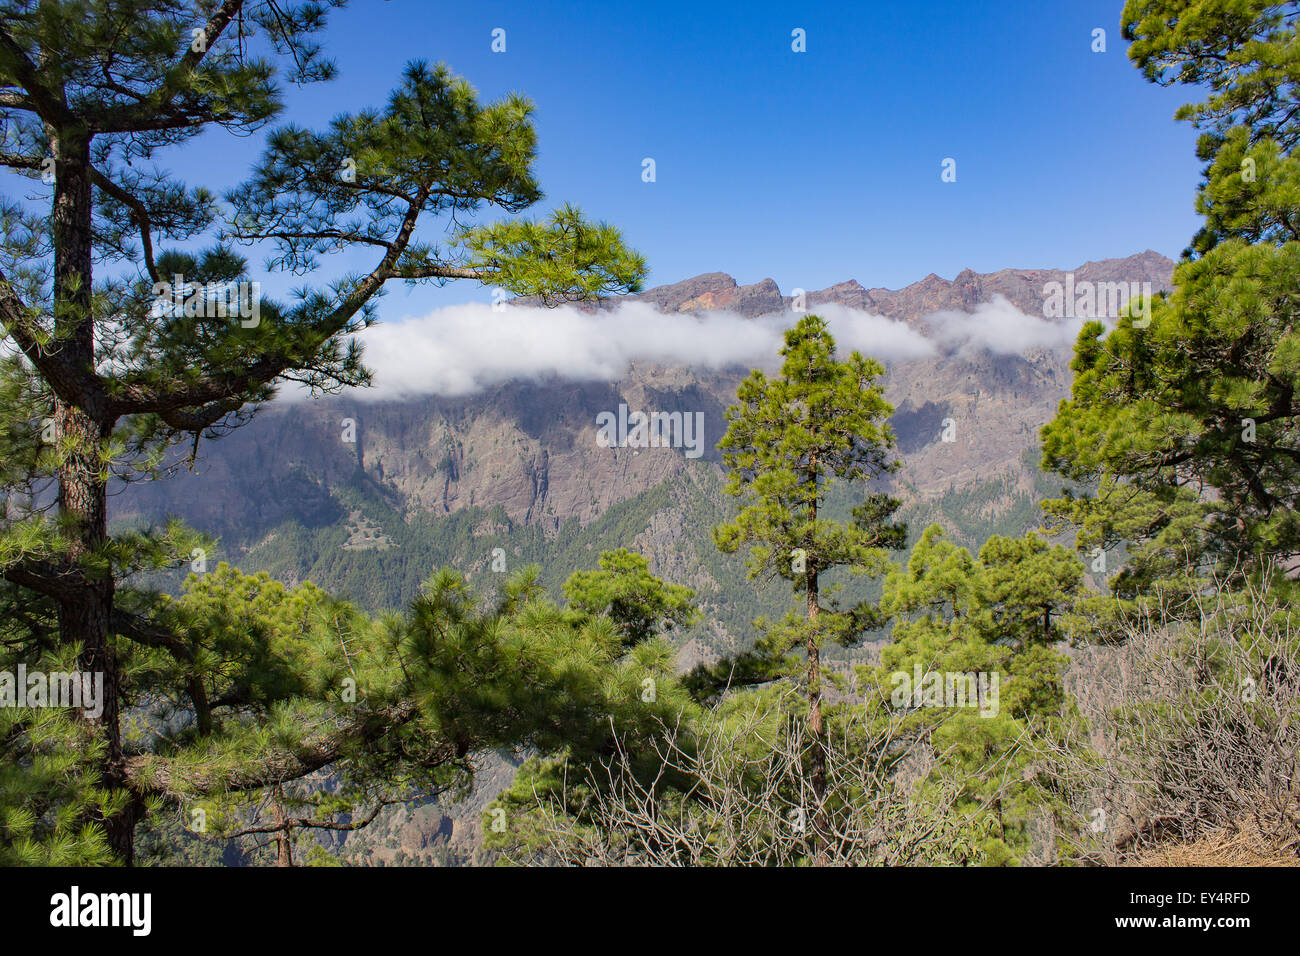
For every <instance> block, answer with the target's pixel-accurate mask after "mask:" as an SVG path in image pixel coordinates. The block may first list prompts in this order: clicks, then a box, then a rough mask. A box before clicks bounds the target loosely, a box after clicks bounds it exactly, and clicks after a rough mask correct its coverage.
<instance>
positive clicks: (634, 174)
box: [164, 0, 1199, 319]
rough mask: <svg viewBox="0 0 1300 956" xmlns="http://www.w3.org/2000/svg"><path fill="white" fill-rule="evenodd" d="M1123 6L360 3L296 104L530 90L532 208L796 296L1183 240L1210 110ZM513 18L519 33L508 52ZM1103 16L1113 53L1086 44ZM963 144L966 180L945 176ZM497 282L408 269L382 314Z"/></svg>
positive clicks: (211, 155)
mask: <svg viewBox="0 0 1300 956" xmlns="http://www.w3.org/2000/svg"><path fill="white" fill-rule="evenodd" d="M1121 8H1122V4H1121V3H1120V2H1117V0H1104V2H1094V0H1067V2H1063V0H1048V2H1043V0H1007V2H999V3H994V4H986V3H970V2H943V0H930V2H926V3H908V2H903V3H899V2H889V3H879V2H874V0H872V2H865V3H860V4H812V3H766V2H753V0H751V2H744V3H714V4H702V3H699V2H641V3H630V2H565V3H560V2H532V3H521V2H514V3H501V2H498V3H493V2H476V3H473V4H451V3H434V2H426V0H391V2H381V0H357V2H355V3H354V4H353V5H352V6H351V7H350V8H348V9H346V10H343V11H337V12H335V13H333V14H331V26H330V28H329V29H328V31H327V32H326V34H325V37H324V42H325V45H326V47H327V49H328V51H329V53H330V55H331V56H332V57H333V58H334V59H335V60H336V62H337V63H338V66H339V68H340V76H339V78H338V79H337V80H335V81H334V82H332V83H329V84H323V85H317V86H315V87H309V88H306V89H303V90H298V89H295V88H292V87H290V88H289V89H288V109H287V111H286V114H285V118H286V119H292V120H293V121H294V122H295V123H299V124H303V125H310V126H321V125H323V124H324V123H325V122H327V121H328V120H329V118H330V117H331V116H333V115H335V114H336V113H338V112H340V111H352V110H356V109H359V108H362V107H366V106H382V104H383V102H384V100H385V98H386V96H387V93H388V91H389V90H390V89H391V88H392V87H393V85H394V84H395V83H396V82H397V80H398V78H399V74H400V71H401V68H402V65H403V64H404V63H405V62H406V61H408V60H411V59H416V58H421V59H426V60H430V61H439V60H441V61H445V62H446V63H447V64H448V65H449V66H450V67H451V68H452V69H453V71H455V72H457V73H460V74H461V75H463V76H465V77H467V78H468V79H469V80H470V81H471V82H472V83H473V84H474V85H475V87H476V88H477V89H478V90H479V91H480V93H481V95H482V96H483V97H484V98H485V99H494V98H496V97H498V96H501V95H503V94H504V93H506V92H509V91H515V90H517V91H521V92H523V93H525V94H527V95H528V96H530V97H531V98H532V99H533V100H534V101H535V103H536V105H537V112H536V125H537V129H538V136H539V147H540V156H539V160H538V173H539V178H540V180H541V183H542V185H543V188H544V189H545V190H546V193H547V196H546V198H545V199H544V200H543V202H542V204H541V205H540V206H539V207H537V208H536V209H535V210H534V212H543V211H544V210H545V209H548V208H550V206H551V205H553V204H558V203H560V202H564V201H571V202H574V203H576V204H578V205H580V206H581V207H582V208H583V209H584V210H585V211H586V212H587V213H588V215H590V216H592V217H593V218H601V219H606V220H609V221H611V222H613V223H615V224H617V225H618V226H619V227H620V228H621V229H622V230H623V232H624V235H625V236H626V238H627V240H628V241H629V242H630V243H631V244H632V245H633V246H635V247H636V248H638V249H640V250H641V251H642V252H643V253H645V254H646V256H647V257H648V259H649V262H650V267H651V270H652V271H651V275H650V279H649V282H648V285H655V284H659V283H664V282H672V281H676V280H678V279H682V278H685V277H687V276H691V275H695V274H697V273H700V272H707V271H714V270H720V271H725V272H729V273H731V274H732V275H734V276H735V277H736V278H737V279H738V280H739V281H740V282H754V281H757V280H758V279H761V278H763V277H765V276H770V277H772V278H774V279H775V280H776V281H777V283H778V284H779V285H780V286H781V287H782V289H783V290H785V291H787V292H788V291H789V290H790V289H791V288H792V287H795V286H801V287H803V288H806V289H816V288H822V287H824V286H827V285H830V284H832V283H834V282H839V281H842V280H845V279H848V278H856V279H858V280H859V281H861V282H862V283H863V284H864V285H867V286H876V285H883V286H888V287H891V288H896V287H899V286H902V285H905V284H907V283H909V282H913V281H915V280H917V279H920V278H922V277H924V276H925V275H926V274H928V273H930V272H935V273H938V274H939V275H941V276H944V277H947V278H951V277H952V276H953V275H955V274H956V273H957V272H958V271H960V270H961V269H963V268H967V267H969V268H973V269H975V270H977V271H992V270H995V269H999V268H1003V267H1008V266H1014V267H1024V268H1033V267H1062V268H1064V267H1071V266H1075V265H1078V264H1080V263H1082V262H1084V261H1086V260H1089V259H1098V258H1104V257H1108V256H1124V255H1127V254H1130V253H1133V252H1140V251H1142V250H1143V249H1147V248H1152V249H1155V250H1156V251H1158V252H1162V253H1164V254H1166V255H1169V256H1171V257H1176V256H1177V255H1178V253H1179V252H1180V251H1181V250H1182V248H1183V247H1184V246H1185V245H1186V244H1187V241H1188V239H1189V238H1190V236H1191V234H1192V233H1193V232H1194V231H1195V229H1196V226H1197V219H1196V216H1195V214H1194V211H1193V205H1192V203H1193V191H1194V187H1195V184H1196V182H1197V179H1198V169H1199V163H1198V162H1197V160H1196V159H1195V156H1194V152H1193V147H1194V143H1195V131H1194V130H1193V129H1191V128H1190V127H1188V126H1187V125H1186V124H1183V123H1176V122H1174V120H1173V118H1172V115H1173V112H1174V110H1175V108H1176V107H1177V106H1178V105H1179V104H1180V103H1181V102H1183V101H1185V100H1187V99H1190V98H1191V96H1190V95H1189V94H1190V92H1191V91H1188V90H1185V89H1173V90H1165V89H1161V88H1159V87H1156V86H1154V85H1152V84H1150V83H1147V82H1146V81H1145V80H1144V79H1143V78H1142V76H1141V75H1140V74H1139V73H1138V71H1137V70H1136V69H1135V68H1134V67H1133V66H1132V65H1131V63H1130V62H1129V61H1128V59H1127V56H1126V54H1125V44H1124V42H1123V40H1122V38H1121V37H1120V31H1119V16H1120V11H1121ZM497 27H500V28H504V29H505V30H506V52H505V53H493V52H492V50H491V48H490V47H491V42H492V35H491V34H492V30H493V29H494V28H497ZM1097 27H1101V28H1103V29H1105V30H1106V42H1107V51H1106V52H1105V53H1093V52H1092V51H1091V49H1090V46H1091V43H1092V30H1093V29H1094V28H1097ZM795 28H802V29H803V30H805V31H806V36H807V52H805V53H795V52H793V51H792V50H791V31H792V30H793V29H795ZM200 142H201V143H202V144H204V148H201V149H196V148H194V147H193V146H191V147H182V148H181V149H180V150H177V151H174V152H173V153H172V154H170V155H169V156H167V157H165V159H164V164H165V165H167V166H168V167H169V168H171V169H173V170H174V171H176V172H177V173H179V174H182V175H184V176H185V177H186V178H187V179H189V180H190V181H192V182H204V183H207V184H209V185H210V186H213V187H225V186H229V185H231V184H233V182H234V181H235V180H236V179H237V178H238V177H239V176H240V175H242V173H243V171H244V170H245V169H246V168H247V165H248V164H249V163H250V162H251V161H252V160H253V158H254V157H255V154H256V153H257V151H258V150H259V149H260V146H259V143H258V141H257V140H256V139H254V140H235V139H232V138H230V137H228V136H226V135H225V134H216V135H205V137H204V138H203V139H202V140H201V141H200ZM645 157H652V158H654V160H655V162H656V172H657V181H656V182H654V183H645V182H643V181H642V179H641V170H642V165H641V163H642V159H643V158H645ZM948 157H951V158H953V159H955V160H956V162H957V181H956V182H955V183H944V182H942V181H941V178H940V173H941V162H942V161H943V160H944V159H945V158H948ZM357 264H358V265H359V264H360V261H358V263H357ZM285 284H286V285H287V284H289V283H285ZM294 284H296V281H295V283H294ZM277 285H279V283H274V284H273V285H272V289H270V290H268V291H274V288H275V286H277ZM488 295H489V293H488V291H487V290H484V289H481V288H478V287H474V286H472V285H468V284H465V283H459V284H452V285H450V286H448V287H446V288H445V289H441V290H434V289H421V290H418V291H415V292H410V291H407V290H406V288H405V287H400V286H397V287H394V288H393V289H392V290H391V295H390V296H389V297H388V298H386V299H385V301H384V303H383V305H381V317H385V318H389V319H395V318H398V317H400V316H401V315H404V314H420V313H423V312H425V311H427V310H428V308H430V307H432V306H436V305H445V304H450V303H454V302H464V301H471V300H473V301H485V300H486V299H487V298H488Z"/></svg>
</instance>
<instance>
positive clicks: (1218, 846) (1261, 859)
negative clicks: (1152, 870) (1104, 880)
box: [1125, 817, 1300, 866]
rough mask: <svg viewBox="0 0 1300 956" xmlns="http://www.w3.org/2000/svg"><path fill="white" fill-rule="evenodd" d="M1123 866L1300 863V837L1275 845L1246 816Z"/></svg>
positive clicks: (1161, 848) (1147, 854)
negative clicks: (1221, 827)
mask: <svg viewBox="0 0 1300 956" xmlns="http://www.w3.org/2000/svg"><path fill="white" fill-rule="evenodd" d="M1125 865H1126V866H1300V840H1295V841H1292V842H1291V844H1290V845H1286V846H1279V845H1278V844H1277V841H1276V840H1275V839H1272V838H1270V837H1269V835H1268V834H1267V833H1266V832H1265V831H1264V830H1263V829H1262V828H1261V827H1260V826H1259V824H1258V823H1257V822H1256V821H1255V820H1254V819H1252V818H1250V817H1247V818H1245V819H1243V820H1242V821H1241V823H1240V824H1238V825H1237V826H1233V827H1225V828H1223V829H1221V830H1216V831H1214V832H1213V833H1207V834H1206V835H1205V836H1202V837H1200V838H1199V839H1197V840H1194V841H1192V842H1190V843H1171V844H1168V845H1166V846H1160V847H1153V848H1151V849H1149V850H1147V851H1146V852H1145V853H1142V854H1140V855H1138V856H1135V857H1133V858H1131V859H1130V860H1128V861H1127V862H1126V863H1125Z"/></svg>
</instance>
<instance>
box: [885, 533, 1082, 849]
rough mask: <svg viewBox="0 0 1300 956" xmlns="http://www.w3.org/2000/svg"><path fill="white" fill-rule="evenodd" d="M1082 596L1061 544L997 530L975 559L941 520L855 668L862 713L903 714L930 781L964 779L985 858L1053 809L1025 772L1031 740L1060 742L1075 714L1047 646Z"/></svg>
mask: <svg viewBox="0 0 1300 956" xmlns="http://www.w3.org/2000/svg"><path fill="white" fill-rule="evenodd" d="M1084 595H1085V592H1084V589H1083V568H1082V565H1081V564H1080V562H1079V559H1078V557H1077V556H1076V555H1075V554H1073V553H1071V552H1070V551H1069V549H1067V548H1065V547H1063V546H1061V545H1054V546H1049V545H1048V544H1047V543H1046V542H1045V541H1043V540H1042V538H1040V537H1038V536H1037V535H1035V534H1028V535H1025V536H1024V537H1023V538H1006V537H1002V536H999V535H995V536H994V537H992V538H990V539H989V540H988V541H987V542H985V544H984V547H982V548H981V549H980V552H979V554H978V555H976V556H972V555H971V553H970V552H969V551H968V550H967V549H966V548H963V547H959V546H957V545H955V544H953V543H952V542H951V541H949V540H947V539H946V537H945V536H944V532H943V528H942V527H941V526H940V525H937V524H936V525H931V526H930V527H929V528H927V529H926V530H925V533H924V534H923V535H922V536H921V540H920V541H918V542H917V544H916V546H915V547H914V548H913V549H912V553H911V555H910V556H909V557H908V561H907V566H906V567H905V568H896V569H895V570H893V571H891V572H890V573H889V575H888V576H887V577H886V578H885V584H884V595H883V597H882V598H881V609H882V611H884V612H885V613H886V614H888V615H889V616H890V618H891V619H893V621H894V626H893V633H892V635H891V640H890V643H889V644H887V645H886V646H885V647H884V648H883V650H882V651H881V663H880V665H879V666H876V667H867V668H862V669H861V671H860V675H861V676H862V677H863V678H864V684H865V686H867V687H868V688H870V690H869V692H868V693H867V695H866V698H867V699H866V707H867V711H868V713H869V714H872V713H874V714H875V715H876V719H877V720H878V721H880V722H882V723H884V722H891V721H898V719H899V715H903V719H902V721H901V723H900V735H904V734H917V735H919V736H921V737H923V738H926V739H928V740H929V742H930V745H931V747H932V748H933V752H934V753H935V755H936V760H935V769H934V772H933V773H932V775H931V779H930V781H928V782H927V784H926V786H931V785H933V783H934V782H935V781H940V780H942V781H952V780H957V781H959V782H960V790H961V794H962V798H963V799H962V802H961V804H960V805H959V807H960V809H961V810H962V811H963V812H967V813H971V814H973V815H975V816H976V817H977V818H978V819H980V820H981V821H982V824H983V826H982V831H983V832H984V834H985V839H984V840H983V843H982V846H981V852H982V856H983V859H984V861H985V862H986V863H991V864H1002V863H1011V862H1015V861H1016V860H1017V859H1018V856H1019V854H1021V853H1023V852H1024V851H1025V850H1026V849H1027V848H1028V847H1029V842H1030V841H1029V827H1030V824H1031V822H1032V815H1033V814H1034V813H1035V812H1037V811H1042V810H1051V809H1058V807H1056V805H1055V803H1054V801H1055V799H1056V797H1055V793H1054V789H1053V787H1052V786H1051V785H1050V781H1047V782H1044V781H1039V780H1038V779H1037V777H1036V775H1035V774H1033V773H1029V772H1028V771H1029V770H1030V768H1031V767H1032V766H1033V756H1034V749H1035V748H1034V745H1035V743H1036V742H1037V741H1049V742H1052V743H1056V742H1058V741H1059V740H1060V739H1061V734H1060V730H1061V727H1062V722H1063V721H1065V720H1068V719H1070V718H1071V717H1072V711H1071V708H1070V705H1069V703H1068V700H1067V695H1066V693H1065V687H1064V675H1065V671H1066V668H1067V667H1068V664H1069V660H1068V658H1066V657H1065V656H1064V655H1063V654H1061V653H1059V652H1058V651H1057V650H1056V648H1055V647H1054V646H1053V645H1055V644H1056V643H1058V642H1060V641H1061V640H1063V639H1065V638H1066V637H1068V636H1071V634H1072V631H1073V628H1074V626H1076V625H1077V619H1076V618H1075V615H1074V611H1075V609H1076V608H1077V607H1078V605H1079V604H1080V602H1081V601H1083V600H1084ZM926 786H923V787H922V791H923V792H922V796H924V791H925V789H926Z"/></svg>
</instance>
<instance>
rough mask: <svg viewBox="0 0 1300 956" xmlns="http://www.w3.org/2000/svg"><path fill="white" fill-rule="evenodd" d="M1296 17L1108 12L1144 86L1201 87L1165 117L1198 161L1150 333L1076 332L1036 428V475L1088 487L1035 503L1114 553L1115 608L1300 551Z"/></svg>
mask: <svg viewBox="0 0 1300 956" xmlns="http://www.w3.org/2000/svg"><path fill="white" fill-rule="evenodd" d="M1298 14H1300V11H1298V10H1297V5H1296V4H1295V3H1270V2H1263V0H1243V2H1239V3H1218V2H1214V0H1190V2H1186V3H1176V4H1171V3H1168V2H1165V0H1130V2H1129V4H1128V5H1127V6H1126V7H1125V10H1124V32H1125V36H1126V38H1127V39H1129V40H1131V41H1133V42H1132V46H1131V47H1130V49H1129V55H1130V57H1131V58H1132V59H1133V60H1134V62H1135V63H1136V64H1137V65H1138V67H1139V68H1140V69H1142V71H1143V72H1144V74H1145V75H1146V76H1147V78H1148V79H1150V80H1152V81H1153V82H1157V83H1160V84H1162V85H1172V84H1175V83H1188V84H1195V85H1197V86H1198V87H1200V88H1206V87H1208V89H1209V91H1210V92H1209V95H1208V96H1207V97H1206V98H1205V99H1204V100H1202V101H1201V102H1199V103H1193V104H1189V105H1187V106H1184V107H1183V108H1181V109H1180V110H1179V112H1178V117H1179V118H1180V119H1185V120H1190V121H1192V122H1193V123H1195V124H1196V125H1197V126H1199V127H1200V128H1201V129H1202V130H1203V132H1202V135H1201V137H1200V139H1199V142H1198V145H1197V152H1198V155H1199V156H1200V158H1201V159H1202V160H1204V161H1205V162H1206V167H1205V178H1204V181H1203V182H1202V183H1201V185H1200V188H1199V189H1198V194H1197V209H1198V211H1199V212H1200V213H1201V214H1202V215H1203V216H1204V226H1203V228H1202V229H1201V231H1200V232H1199V233H1198V234H1197V235H1196V237H1195V238H1194V239H1193V241H1192V244H1191V246H1190V247H1189V248H1188V249H1187V251H1186V252H1185V254H1184V258H1183V261H1182V262H1181V263H1180V264H1179V266H1178V267H1177V268H1176V269H1175V272H1174V278H1173V282H1174V286H1175V291H1174V293H1173V294H1172V295H1170V296H1167V297H1166V296H1158V297H1157V299H1156V301H1155V302H1154V304H1153V307H1152V310H1151V313H1150V322H1149V324H1148V323H1146V322H1145V321H1142V322H1139V321H1136V320H1135V317H1128V316H1126V317H1123V318H1121V319H1120V321H1119V323H1118V326H1117V327H1116V328H1115V329H1113V330H1107V329H1106V328H1105V327H1104V326H1103V325H1102V324H1101V323H1098V322H1091V323H1088V324H1087V325H1085V327H1084V328H1083V329H1082V331H1081V332H1080V335H1079V339H1078V342H1077V344H1076V347H1075V356H1074V361H1073V363H1072V368H1073V369H1074V372H1075V378H1074V384H1073V388H1072V392H1071V395H1070V398H1069V399H1068V400H1066V401H1064V402H1062V403H1061V406H1060V409H1059V410H1058V413H1057V415H1056V418H1055V419H1054V420H1053V421H1052V422H1051V423H1049V424H1048V425H1047V426H1046V427H1045V428H1044V429H1043V447H1044V462H1045V466H1046V467H1048V468H1050V469H1052V470H1055V471H1057V472H1059V473H1060V474H1062V475H1064V476H1066V477H1068V478H1070V479H1072V480H1075V481H1080V482H1084V483H1093V484H1094V485H1095V487H1096V492H1095V493H1084V494H1081V495H1067V496H1065V497H1063V498H1061V499H1058V500H1056V501H1053V502H1049V503H1047V505H1046V508H1047V510H1048V512H1049V514H1051V515H1052V516H1053V517H1054V519H1055V520H1057V521H1058V522H1061V523H1069V524H1072V525H1074V526H1075V527H1076V528H1077V530H1078V533H1079V537H1078V541H1079V546H1080V547H1081V548H1083V549H1093V548H1102V549H1111V548H1114V547H1117V546H1119V545H1121V544H1124V545H1127V546H1128V549H1129V561H1128V563H1127V565H1126V566H1125V567H1124V568H1123V570H1122V571H1121V573H1119V574H1117V575H1115V577H1114V578H1113V579H1112V581H1111V587H1112V588H1113V590H1114V591H1115V593H1116V594H1117V595H1118V596H1119V597H1120V598H1122V599H1124V600H1125V602H1136V601H1138V600H1139V598H1140V597H1141V596H1142V595H1144V594H1147V593H1149V592H1150V591H1151V589H1152V588H1153V587H1154V586H1155V585H1157V584H1160V585H1161V586H1162V588H1165V589H1169V588H1179V589H1184V590H1185V589H1188V588H1195V587H1197V586H1198V585H1197V583H1196V582H1197V580H1200V579H1203V578H1204V577H1205V575H1206V574H1207V573H1209V572H1215V573H1216V575H1217V577H1219V579H1220V580H1221V581H1231V580H1233V579H1236V580H1237V581H1240V579H1241V577H1242V576H1243V575H1249V574H1256V573H1258V572H1259V571H1260V569H1261V568H1264V567H1265V566H1267V565H1268V563H1269V562H1271V561H1274V560H1279V559H1280V560H1283V561H1285V560H1289V558H1290V557H1291V556H1292V555H1294V554H1295V553H1296V552H1297V550H1300V519H1298V518H1297V513H1300V441H1298V439H1300V401H1298V400H1297V386H1298V385H1300V329H1298V328H1297V326H1296V289H1297V288H1298V287H1300V215H1298V214H1297V210H1298V209H1300V202H1298V200H1297V197H1300V159H1297V158H1296V157H1294V156H1293V155H1292V151H1293V150H1294V148H1295V146H1296V144H1297V142H1300V118H1297V114H1296V110H1295V92H1296V84H1297V82H1298V81H1300V66H1298V65H1297V64H1298V63H1300V59H1298V58H1297V56H1296V51H1297V48H1298V45H1300V33H1298V32H1297V30H1298V20H1297V17H1298ZM1189 578H1190V580H1189ZM1121 606H1128V607H1132V606H1133V605H1132V604H1131V603H1129V604H1127V605H1121Z"/></svg>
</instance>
